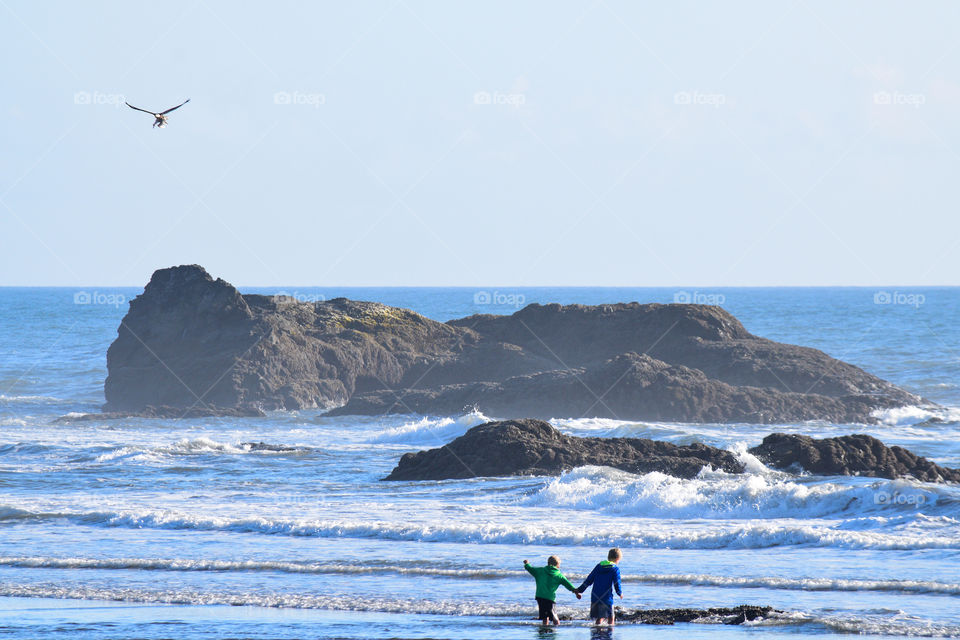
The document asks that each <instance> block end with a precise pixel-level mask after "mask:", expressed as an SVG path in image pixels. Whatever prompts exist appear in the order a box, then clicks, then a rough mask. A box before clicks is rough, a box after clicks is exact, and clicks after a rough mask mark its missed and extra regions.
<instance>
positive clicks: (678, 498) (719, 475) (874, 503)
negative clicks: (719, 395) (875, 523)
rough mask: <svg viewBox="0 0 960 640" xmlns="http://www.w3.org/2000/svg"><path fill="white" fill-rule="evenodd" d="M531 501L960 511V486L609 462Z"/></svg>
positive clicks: (854, 513)
mask: <svg viewBox="0 0 960 640" xmlns="http://www.w3.org/2000/svg"><path fill="white" fill-rule="evenodd" d="M755 464H757V465H760V463H759V461H757V462H756V463H755ZM761 466H762V465H761ZM524 503H525V504H528V505H532V506H545V507H564V508H569V509H579V510H589V511H598V512H602V513H613V514H620V515H629V516H640V517H650V518H712V519H755V518H828V517H843V518H854V517H858V516H861V515H876V514H889V515H896V514H903V513H918V512H920V513H924V514H931V513H933V514H946V515H952V516H957V517H960V490H958V489H957V488H956V487H952V486H949V485H933V484H927V483H919V482H912V481H909V480H883V479H877V480H874V481H867V482H856V483H854V484H849V483H835V482H824V481H819V482H814V481H806V482H805V481H802V480H799V481H798V479H797V478H795V477H793V478H791V477H790V476H785V475H784V474H777V473H745V474H727V473H723V472H717V471H704V472H701V474H700V475H699V476H698V477H696V478H692V479H688V480H684V479H680V478H675V477H673V476H668V475H665V474H663V473H657V472H654V473H648V474H644V475H634V474H630V473H626V472H623V471H618V470H616V469H611V468H609V467H579V468H577V469H574V470H572V471H569V472H567V473H565V474H563V475H562V476H560V477H559V478H556V479H554V480H551V481H550V482H549V483H548V484H547V485H546V486H545V487H543V488H542V489H541V490H539V491H538V492H537V493H535V494H533V495H532V496H529V497H528V498H526V499H525V500H524Z"/></svg>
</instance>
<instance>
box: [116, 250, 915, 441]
mask: <svg viewBox="0 0 960 640" xmlns="http://www.w3.org/2000/svg"><path fill="white" fill-rule="evenodd" d="M107 368H108V376H107V379H106V382H105V384H104V393H105V395H106V400H107V402H106V405H104V407H103V410H104V412H106V413H108V414H114V415H118V416H120V415H130V414H136V415H144V416H164V417H166V416H174V417H175V416H178V415H180V416H182V415H195V416H200V415H230V416H238V415H259V414H261V413H262V412H263V411H270V410H298V409H307V408H329V409H332V410H331V411H330V414H331V415H378V414H386V413H429V414H435V415H436V414H453V413H459V412H461V411H462V410H463V409H464V408H465V407H476V408H478V409H479V410H480V411H483V412H484V413H487V414H492V415H501V416H509V415H522V416H531V417H538V418H550V417H555V416H558V415H562V416H567V417H575V418H576V417H599V418H615V419H624V420H659V421H671V422H688V423H704V422H710V423H729V422H748V423H762V424H769V423H785V422H798V421H807V420H824V421H829V422H833V423H872V422H875V418H874V415H873V414H874V413H875V412H876V411H877V410H879V409H885V408H892V407H901V406H907V405H918V404H924V403H925V402H924V401H923V399H922V398H919V397H917V396H915V395H913V394H911V393H909V392H907V391H905V390H903V389H900V388H898V387H896V386H894V385H893V384H891V383H889V382H886V381H884V380H881V379H880V378H877V377H876V376H873V375H871V374H869V373H867V372H865V371H863V370H861V369H859V368H857V367H855V366H853V365H851V364H848V363H845V362H842V361H840V360H836V359H834V358H832V357H830V356H828V355H827V354H825V353H823V352H821V351H817V350H816V349H811V348H808V347H801V346H795V345H788V344H782V343H778V342H773V341H771V340H766V339H764V338H760V337H758V336H754V335H753V334H751V333H749V332H748V331H747V330H746V329H745V328H744V327H743V325H742V324H741V323H740V322H739V321H738V320H737V319H736V318H734V317H733V316H732V315H730V314H729V313H728V312H726V311H724V310H723V309H721V308H719V307H715V306H707V305H690V304H668V305H664V304H638V303H635V302H632V303H620V304H604V305H596V306H584V305H565V306H564V305H559V304H549V305H538V304H532V305H529V306H527V307H525V308H523V309H521V310H519V311H517V312H516V313H514V314H512V315H509V316H494V315H474V316H469V317H466V318H461V319H458V320H452V321H450V322H446V323H441V322H436V321H434V320H430V319H428V318H425V317H424V316H421V315H419V314H417V313H414V312H413V311H410V310H407V309H400V308H396V307H388V306H386V305H382V304H378V303H373V302H358V301H352V300H347V299H344V298H337V299H334V300H329V301H324V302H315V303H305V302H298V301H296V300H294V299H292V298H287V297H284V296H262V295H253V294H247V295H244V294H241V293H240V292H239V291H238V290H237V289H236V288H235V287H233V286H232V285H231V284H229V283H227V282H225V281H224V280H221V279H216V280H215V279H213V278H212V277H211V276H210V275H209V274H208V273H207V272H206V271H205V270H204V269H203V268H202V267H200V266H198V265H187V266H179V267H171V268H168V269H160V270H158V271H156V272H155V273H154V274H153V277H152V278H151V279H150V282H149V283H148V284H147V286H146V287H145V288H144V291H143V293H142V294H141V295H139V296H137V297H136V298H135V299H134V300H133V301H131V303H130V309H129V311H128V313H127V314H126V316H125V317H124V319H123V321H122V322H121V324H120V327H119V328H118V335H117V338H116V340H115V341H114V342H113V344H111V345H110V348H109V350H108V352H107ZM926 404H928V405H929V403H926ZM930 406H932V405H930ZM189 412H193V413H189Z"/></svg>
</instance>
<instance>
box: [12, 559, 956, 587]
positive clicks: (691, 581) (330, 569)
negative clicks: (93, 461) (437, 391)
mask: <svg viewBox="0 0 960 640" xmlns="http://www.w3.org/2000/svg"><path fill="white" fill-rule="evenodd" d="M0 566H9V567H20V568H38V569H96V570H127V569H136V570H140V571H195V572H202V571H217V572H269V573H294V574H318V575H345V576H349V575H371V574H372V575H378V574H399V575H409V576H439V577H445V578H457V579H464V580H502V579H503V578H508V577H510V578H524V577H526V575H527V574H526V572H525V571H521V570H510V569H500V568H488V569H463V568H444V567H433V566H415V565H412V564H406V565H401V564H387V563H384V564H377V563H370V564H345V563H338V562H304V561H282V560H242V561H234V560H209V559H194V558H55V557H47V556H26V557H20V556H8V557H5V556H0ZM565 575H566V576H567V577H568V578H569V579H571V580H582V579H584V578H586V574H580V573H576V572H566V573H565ZM623 581H624V582H625V583H627V584H630V583H637V584H664V585H696V586H701V585H702V586H712V587H727V588H737V589H741V588H757V589H778V590H787V591H853V592H856V591H884V592H898V593H928V594H943V595H960V583H952V582H938V581H935V580H858V579H839V578H783V577H779V576H749V577H742V576H718V575H710V574H630V573H625V574H624V575H623Z"/></svg>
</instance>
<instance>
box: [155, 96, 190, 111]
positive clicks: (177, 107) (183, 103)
mask: <svg viewBox="0 0 960 640" xmlns="http://www.w3.org/2000/svg"><path fill="white" fill-rule="evenodd" d="M188 102H190V98H187V99H186V100H184V101H183V102H181V103H180V104H178V105H177V106H175V107H170V108H169V109H167V110H166V111H161V112H160V115H164V114H167V113H170V112H171V111H175V110H176V109H179V108H180V107H182V106H183V105H185V104H187V103H188Z"/></svg>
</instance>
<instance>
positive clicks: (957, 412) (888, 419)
mask: <svg viewBox="0 0 960 640" xmlns="http://www.w3.org/2000/svg"><path fill="white" fill-rule="evenodd" d="M872 415H873V417H874V418H876V419H877V420H879V421H880V422H882V423H883V424H886V425H889V426H894V427H902V426H910V425H915V424H922V423H926V422H960V407H929V406H928V407H921V406H916V405H911V406H906V407H894V408H892V409H878V410H876V411H874V412H873V413H872Z"/></svg>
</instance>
